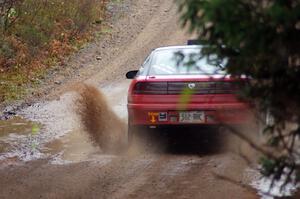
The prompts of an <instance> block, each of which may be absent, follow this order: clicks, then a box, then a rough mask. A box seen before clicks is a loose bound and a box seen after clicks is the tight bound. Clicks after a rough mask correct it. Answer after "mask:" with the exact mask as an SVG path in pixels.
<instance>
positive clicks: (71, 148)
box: [42, 131, 101, 162]
mask: <svg viewBox="0 0 300 199" xmlns="http://www.w3.org/2000/svg"><path fill="white" fill-rule="evenodd" d="M42 151H43V153H45V154H51V156H59V158H61V159H62V160H64V161H69V162H80V161H85V160H91V159H94V158H95V157H97V156H99V155H101V150H100V148H99V146H97V145H95V144H92V143H91V141H90V139H89V137H88V136H87V135H86V134H85V133H84V132H82V131H72V132H70V133H68V134H67V135H65V136H63V137H62V138H60V139H57V140H54V141H52V142H50V143H47V144H46V145H45V147H44V148H43V150H42Z"/></svg>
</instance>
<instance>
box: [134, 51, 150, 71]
mask: <svg viewBox="0 0 300 199" xmlns="http://www.w3.org/2000/svg"><path fill="white" fill-rule="evenodd" d="M149 66H150V55H149V56H148V57H147V58H146V60H145V61H144V63H143V65H142V66H141V68H140V69H139V72H138V73H137V76H140V75H146V72H147V69H148V68H149Z"/></svg>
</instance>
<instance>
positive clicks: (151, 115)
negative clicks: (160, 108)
mask: <svg viewBox="0 0 300 199" xmlns="http://www.w3.org/2000/svg"><path fill="white" fill-rule="evenodd" d="M148 116H149V117H150V122H152V123H155V122H156V117H157V116H158V113H154V112H149V113H148Z"/></svg>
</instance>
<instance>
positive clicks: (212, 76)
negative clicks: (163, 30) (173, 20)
mask: <svg viewBox="0 0 300 199" xmlns="http://www.w3.org/2000/svg"><path fill="white" fill-rule="evenodd" d="M202 48H203V47H202V46H201V45H183V46H170V47H162V48H157V49H155V50H153V51H152V52H151V53H150V55H149V56H148V57H147V58H146V60H145V62H144V63H143V65H142V66H141V67H140V69H139V70H134V71H129V72H128V73H127V74H126V77H127V78H128V79H132V82H131V84H130V87H129V91H128V105H127V107H128V137H129V141H130V140H131V138H132V135H133V134H134V133H135V132H136V129H137V128H138V127H141V126H148V127H161V126H170V125H172V126H173V125H218V124H220V123H225V124H243V123H246V122H247V121H248V120H249V105H248V103H246V102H244V101H241V100H240V99H239V98H238V96H237V91H238V89H239V85H240V84H239V83H240V82H241V81H243V80H241V79H236V78H233V77H231V76H230V75H227V74H226V71H225V70H224V68H223V67H222V63H220V64H219V65H215V64H213V63H211V61H209V59H208V58H206V57H203V56H201V49H202Z"/></svg>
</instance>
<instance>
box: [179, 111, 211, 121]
mask: <svg viewBox="0 0 300 199" xmlns="http://www.w3.org/2000/svg"><path fill="white" fill-rule="evenodd" d="M179 122H182V123H184V122H186V123H204V122H205V114H204V111H184V112H180V113H179Z"/></svg>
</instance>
